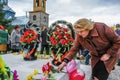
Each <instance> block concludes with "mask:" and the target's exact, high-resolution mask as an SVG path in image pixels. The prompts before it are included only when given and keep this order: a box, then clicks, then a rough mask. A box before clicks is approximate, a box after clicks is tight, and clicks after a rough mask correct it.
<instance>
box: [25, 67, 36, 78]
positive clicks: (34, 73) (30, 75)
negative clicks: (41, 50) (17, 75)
mask: <svg viewBox="0 0 120 80" xmlns="http://www.w3.org/2000/svg"><path fill="white" fill-rule="evenodd" d="M37 74H38V70H36V69H35V70H34V72H33V73H31V74H29V75H28V76H27V78H26V80H33V77H34V76H35V75H37Z"/></svg>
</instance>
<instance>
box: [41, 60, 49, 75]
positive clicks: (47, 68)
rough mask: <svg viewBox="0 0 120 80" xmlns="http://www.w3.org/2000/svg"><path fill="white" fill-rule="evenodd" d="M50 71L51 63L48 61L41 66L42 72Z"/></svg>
mask: <svg viewBox="0 0 120 80" xmlns="http://www.w3.org/2000/svg"><path fill="white" fill-rule="evenodd" d="M50 71H51V65H50V63H49V62H48V63H47V64H45V65H43V66H42V72H43V73H45V74H48V73H49V72H50Z"/></svg>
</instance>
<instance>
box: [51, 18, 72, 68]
mask: <svg viewBox="0 0 120 80" xmlns="http://www.w3.org/2000/svg"><path fill="white" fill-rule="evenodd" d="M49 38H50V41H49V44H50V46H51V51H52V57H53V61H52V63H53V64H54V65H56V66H58V65H60V64H61V62H62V60H63V59H64V57H65V56H66V55H67V53H68V51H69V49H70V47H71V46H72V45H73V40H74V31H73V28H72V24H71V23H69V22H67V21H64V20H58V21H56V22H54V23H53V24H52V25H51V26H50V29H49Z"/></svg>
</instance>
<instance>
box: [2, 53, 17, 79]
mask: <svg viewBox="0 0 120 80" xmlns="http://www.w3.org/2000/svg"><path fill="white" fill-rule="evenodd" d="M0 80H19V79H18V78H17V79H16V77H14V74H13V73H12V71H11V70H10V68H9V67H7V66H6V64H5V62H4V61H3V59H2V56H1V55H0Z"/></svg>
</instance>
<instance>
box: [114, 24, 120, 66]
mask: <svg viewBox="0 0 120 80" xmlns="http://www.w3.org/2000/svg"><path fill="white" fill-rule="evenodd" d="M115 32H116V33H117V34H118V35H120V24H117V25H116V30H115ZM117 65H118V66H120V57H119V59H118V64H117Z"/></svg>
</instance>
